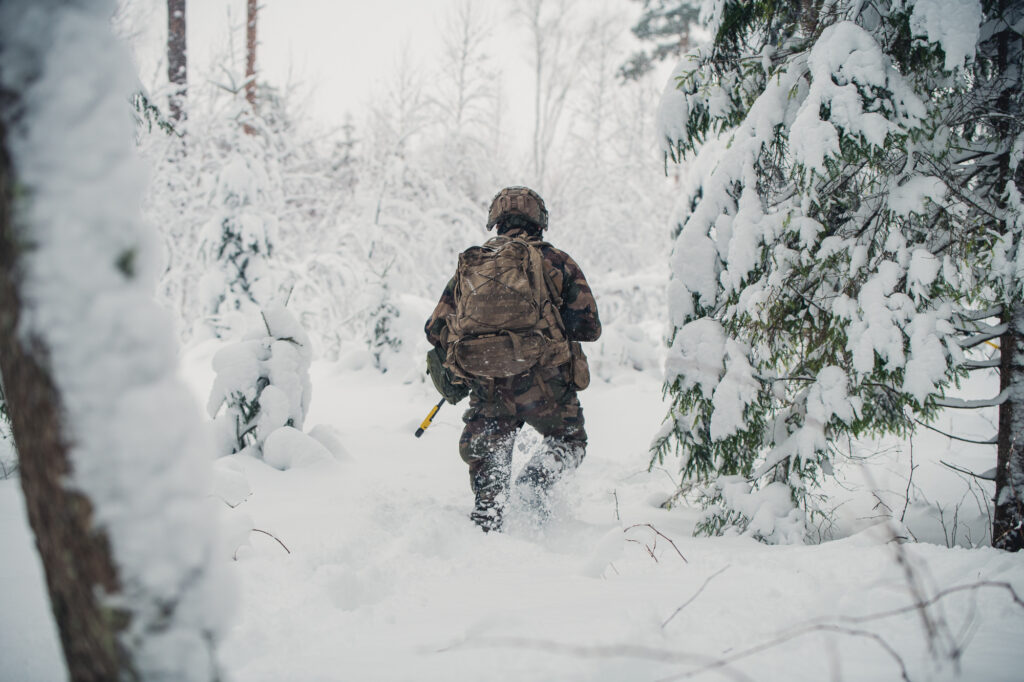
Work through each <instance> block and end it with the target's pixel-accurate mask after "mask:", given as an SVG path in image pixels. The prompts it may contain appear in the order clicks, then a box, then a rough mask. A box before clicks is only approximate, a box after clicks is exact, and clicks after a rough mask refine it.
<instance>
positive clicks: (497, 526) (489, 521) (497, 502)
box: [469, 467, 509, 533]
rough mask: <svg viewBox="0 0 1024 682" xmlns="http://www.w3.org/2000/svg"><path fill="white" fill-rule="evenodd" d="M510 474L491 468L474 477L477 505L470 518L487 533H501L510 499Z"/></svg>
mask: <svg viewBox="0 0 1024 682" xmlns="http://www.w3.org/2000/svg"><path fill="white" fill-rule="evenodd" d="M508 478H509V477H508V472H507V471H502V470H501V468H497V467H496V468H490V470H489V471H483V472H480V473H479V474H478V475H476V476H473V478H472V483H473V494H474V496H475V498H476V503H475V504H474V505H473V511H472V512H471V513H470V515H469V518H470V519H472V520H473V522H474V523H475V524H476V525H478V526H480V528H481V529H482V530H483V531H484V532H485V533H489V532H491V531H500V530H501V525H502V521H503V520H504V515H505V502H506V500H507V499H508Z"/></svg>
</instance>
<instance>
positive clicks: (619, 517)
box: [612, 490, 622, 521]
mask: <svg viewBox="0 0 1024 682" xmlns="http://www.w3.org/2000/svg"><path fill="white" fill-rule="evenodd" d="M612 497H614V498H615V520H616V521H622V517H621V516H619V491H618V490H612Z"/></svg>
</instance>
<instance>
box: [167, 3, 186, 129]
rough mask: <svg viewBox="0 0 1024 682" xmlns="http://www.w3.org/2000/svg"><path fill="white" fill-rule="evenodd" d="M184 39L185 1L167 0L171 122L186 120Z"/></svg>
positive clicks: (168, 77)
mask: <svg viewBox="0 0 1024 682" xmlns="http://www.w3.org/2000/svg"><path fill="white" fill-rule="evenodd" d="M187 45H188V43H187V41H186V38H185V0H167V79H168V80H169V81H170V82H171V100H170V111H171V120H172V121H174V122H176V123H177V122H179V121H182V120H184V119H185V118H186V114H185V97H186V90H187V89H188V55H187Z"/></svg>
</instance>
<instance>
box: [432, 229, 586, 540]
mask: <svg viewBox="0 0 1024 682" xmlns="http://www.w3.org/2000/svg"><path fill="white" fill-rule="evenodd" d="M503 234H506V235H508V236H512V237H521V238H524V239H528V240H532V241H540V237H539V236H538V235H537V234H536V233H534V232H528V231H525V230H510V231H507V232H503ZM541 253H542V255H543V257H544V260H545V262H546V265H547V267H548V273H549V275H550V277H551V281H552V283H553V285H554V288H555V290H556V291H558V292H559V294H560V296H561V298H562V307H561V309H560V313H561V315H562V321H563V322H564V324H565V330H566V334H567V336H568V338H569V339H570V340H571V341H596V340H597V338H598V337H599V336H600V335H601V321H600V319H599V318H598V315H597V303H596V301H595V300H594V295H593V293H592V292H591V291H590V286H589V285H588V284H587V281H586V279H584V277H583V272H582V271H581V270H580V267H579V266H578V265H577V264H576V262H575V261H573V259H572V258H570V257H569V256H568V254H566V253H565V252H563V251H560V250H558V249H556V248H555V247H553V246H550V245H547V244H545V245H542V246H541ZM454 288H455V280H454V278H453V279H452V280H451V281H450V282H448V286H447V287H445V290H444V293H443V294H442V296H441V300H440V301H439V302H438V304H437V307H436V308H435V309H434V313H433V315H431V316H430V319H429V320H428V321H427V324H426V329H425V330H426V333H427V338H428V339H429V340H430V343H432V344H433V345H434V346H435V347H437V348H439V349H440V350H441V351H442V353H443V352H444V348H445V341H446V337H447V333H448V329H447V319H448V317H449V316H450V315H453V314H454V313H455V296H454ZM462 420H463V421H464V422H465V424H466V426H465V428H464V429H463V431H462V438H461V439H460V440H459V454H460V455H461V456H462V459H463V460H464V461H465V462H466V463H467V464H468V465H469V477H470V484H471V486H472V488H473V492H474V494H475V496H476V507H475V509H474V511H473V515H472V516H473V519H474V521H476V522H477V523H478V524H479V525H480V526H481V527H483V528H484V529H485V530H493V529H497V528H500V526H501V519H502V510H503V508H504V504H505V502H506V501H507V499H508V493H509V483H510V480H509V479H510V476H511V471H510V470H511V462H512V449H513V446H514V444H515V436H516V434H517V433H518V432H519V429H521V428H522V426H523V424H529V425H530V426H532V427H533V428H534V429H536V430H537V432H538V433H540V435H541V436H542V437H543V439H544V441H543V442H544V447H543V449H542V451H541V452H540V453H539V454H537V455H536V456H534V457H533V458H532V459H531V460H530V461H529V462H528V463H527V465H526V466H525V467H524V469H523V471H522V473H521V474H520V475H519V477H518V479H517V481H516V483H517V485H522V486H523V487H524V489H525V490H524V492H525V495H526V497H527V499H528V500H529V499H532V501H533V502H534V504H535V505H536V506H537V507H538V510H539V511H541V513H543V512H544V511H545V508H544V500H545V493H546V491H547V489H548V488H549V487H550V485H551V484H552V483H553V482H554V481H555V480H557V479H558V477H559V476H560V475H561V474H562V473H563V472H564V471H567V470H573V469H575V468H576V467H577V466H579V464H580V462H581V461H582V460H583V456H584V454H585V452H586V447H587V432H586V430H585V429H584V427H583V410H582V408H581V407H580V401H579V398H578V397H577V395H576V386H575V385H574V384H573V383H572V379H571V371H570V366H569V364H565V365H562V366H561V367H535V368H533V369H532V370H530V371H529V372H527V373H525V374H520V375H518V376H514V377H509V378H507V379H494V380H486V379H479V380H474V381H472V382H471V383H470V398H469V409H468V410H466V413H465V414H464V415H463V417H462Z"/></svg>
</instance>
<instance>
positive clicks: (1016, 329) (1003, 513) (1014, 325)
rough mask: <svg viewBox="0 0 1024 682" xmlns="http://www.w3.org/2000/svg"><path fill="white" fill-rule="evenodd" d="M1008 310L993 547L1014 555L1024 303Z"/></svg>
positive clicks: (1022, 537) (1022, 436) (1023, 544)
mask: <svg viewBox="0 0 1024 682" xmlns="http://www.w3.org/2000/svg"><path fill="white" fill-rule="evenodd" d="M1007 308H1008V312H1007V313H1005V314H1004V321H1005V322H1008V323H1009V328H1008V329H1007V330H1006V333H1005V334H1003V336H1002V337H1001V341H1000V344H999V348H1000V355H1001V361H1000V368H999V383H1000V389H1001V390H1002V391H1004V392H1005V395H1006V396H1007V398H1006V401H1005V402H1004V403H1003V404H1002V405H1000V406H999V438H998V442H999V444H998V451H997V453H998V454H997V455H996V504H995V514H994V515H993V519H992V546H993V547H998V548H1000V549H1005V550H1009V551H1011V552H1017V551H1020V550H1021V549H1024V499H1022V498H1024V303H1021V302H1020V301H1017V302H1016V303H1013V304H1011V305H1008V306H1007Z"/></svg>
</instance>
